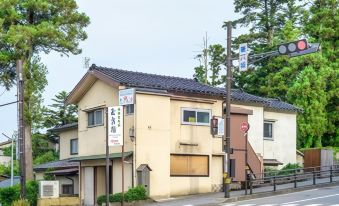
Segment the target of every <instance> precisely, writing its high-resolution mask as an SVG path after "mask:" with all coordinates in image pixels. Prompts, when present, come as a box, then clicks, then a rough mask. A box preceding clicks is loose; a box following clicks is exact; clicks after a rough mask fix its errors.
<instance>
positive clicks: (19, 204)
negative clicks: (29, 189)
mask: <svg viewBox="0 0 339 206" xmlns="http://www.w3.org/2000/svg"><path fill="white" fill-rule="evenodd" d="M12 206H29V202H28V201H27V200H16V201H14V202H13V204H12Z"/></svg>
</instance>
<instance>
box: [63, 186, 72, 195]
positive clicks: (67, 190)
mask: <svg viewBox="0 0 339 206" xmlns="http://www.w3.org/2000/svg"><path fill="white" fill-rule="evenodd" d="M62 194H64V195H73V185H71V184H64V185H62Z"/></svg>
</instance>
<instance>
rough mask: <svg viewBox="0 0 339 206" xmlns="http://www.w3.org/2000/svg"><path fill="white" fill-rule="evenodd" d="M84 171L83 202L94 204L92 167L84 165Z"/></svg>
mask: <svg viewBox="0 0 339 206" xmlns="http://www.w3.org/2000/svg"><path fill="white" fill-rule="evenodd" d="M84 173H85V175H84V177H85V178H84V195H85V196H84V204H85V205H88V206H89V205H94V168H93V167H85V169H84Z"/></svg>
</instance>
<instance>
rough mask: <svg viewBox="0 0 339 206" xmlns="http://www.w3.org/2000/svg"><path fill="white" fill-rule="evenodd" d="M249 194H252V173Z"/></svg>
mask: <svg viewBox="0 0 339 206" xmlns="http://www.w3.org/2000/svg"><path fill="white" fill-rule="evenodd" d="M250 194H253V180H252V175H250Z"/></svg>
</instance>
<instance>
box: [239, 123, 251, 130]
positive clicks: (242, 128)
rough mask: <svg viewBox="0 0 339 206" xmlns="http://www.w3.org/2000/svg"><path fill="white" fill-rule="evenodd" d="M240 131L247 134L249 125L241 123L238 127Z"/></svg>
mask: <svg viewBox="0 0 339 206" xmlns="http://www.w3.org/2000/svg"><path fill="white" fill-rule="evenodd" d="M240 129H241V131H243V132H247V131H248V130H249V129H250V124H248V122H243V123H241V125H240Z"/></svg>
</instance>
